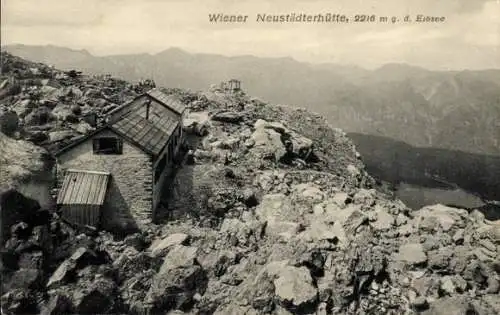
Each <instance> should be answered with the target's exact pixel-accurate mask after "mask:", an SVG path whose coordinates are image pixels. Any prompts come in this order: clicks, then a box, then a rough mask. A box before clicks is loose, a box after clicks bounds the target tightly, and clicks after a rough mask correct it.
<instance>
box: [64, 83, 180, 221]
mask: <svg viewBox="0 0 500 315" xmlns="http://www.w3.org/2000/svg"><path fill="white" fill-rule="evenodd" d="M184 111H185V106H184V104H183V103H182V102H180V101H179V100H178V99H177V98H176V97H174V96H172V95H166V94H164V93H163V92H161V91H160V90H159V89H153V90H151V91H149V92H146V93H144V94H142V95H140V96H139V97H137V98H135V99H134V100H132V101H131V102H129V103H126V104H124V105H122V106H120V107H118V108H116V109H115V110H113V111H112V112H110V113H109V116H108V117H107V119H106V123H105V124H104V125H103V126H102V127H100V128H99V129H97V130H96V131H94V132H92V133H90V134H88V135H86V136H84V137H82V138H80V139H78V140H77V141H75V142H73V143H71V144H70V145H68V146H66V147H64V148H62V149H61V150H59V151H58V152H56V153H55V156H56V158H57V162H58V177H59V178H63V182H62V185H61V189H60V190H59V193H58V198H57V204H58V208H59V210H60V211H61V215H62V217H63V219H65V220H66V221H68V222H70V223H73V224H76V225H90V226H93V227H102V228H110V229H112V228H125V227H127V228H128V227H137V223H139V222H141V221H145V220H146V221H150V220H154V218H155V215H156V210H157V208H158V206H159V204H160V198H161V191H162V187H163V184H164V183H165V179H166V178H167V177H168V176H169V175H170V174H171V173H172V172H171V171H172V170H173V166H174V163H175V159H176V157H177V155H178V153H179V151H180V148H181V144H182V143H183V132H182V117H183V115H184ZM60 175H62V176H60Z"/></svg>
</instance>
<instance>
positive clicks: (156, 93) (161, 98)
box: [146, 88, 186, 115]
mask: <svg viewBox="0 0 500 315" xmlns="http://www.w3.org/2000/svg"><path fill="white" fill-rule="evenodd" d="M146 94H147V95H149V96H150V97H152V98H154V99H155V100H157V101H158V102H160V103H162V104H164V105H165V106H167V107H168V108H170V109H171V110H173V111H174V112H176V113H177V114H179V115H182V113H184V111H185V110H186V106H185V105H184V103H182V102H181V100H180V99H179V98H178V97H177V96H175V95H167V94H165V93H163V92H162V91H161V90H160V89H158V88H154V89H152V90H149V91H148V92H147V93H146Z"/></svg>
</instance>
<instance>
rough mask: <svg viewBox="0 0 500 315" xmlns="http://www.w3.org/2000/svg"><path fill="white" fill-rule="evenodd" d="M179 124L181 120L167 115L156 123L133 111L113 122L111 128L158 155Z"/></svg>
mask: <svg viewBox="0 0 500 315" xmlns="http://www.w3.org/2000/svg"><path fill="white" fill-rule="evenodd" d="M160 122H161V123H160ZM178 124H179V122H177V121H175V120H173V119H170V118H169V117H167V116H164V117H161V118H159V120H158V122H157V123H155V122H152V121H150V120H147V119H145V118H143V117H142V116H140V115H138V114H136V113H134V112H131V113H128V114H126V115H125V116H123V117H122V118H120V119H119V120H117V121H116V122H114V123H112V124H111V125H110V128H111V129H112V130H113V131H115V132H116V133H118V134H119V135H121V136H122V137H124V138H126V139H129V140H130V141H131V142H133V143H134V144H136V145H137V146H139V147H140V148H141V149H143V150H144V151H146V152H148V153H150V154H153V155H155V156H156V155H159V154H160V153H161V151H162V149H163V147H164V146H165V145H166V144H167V142H168V140H169V139H170V136H171V135H172V133H173V132H174V130H175V128H176V127H177V125H178Z"/></svg>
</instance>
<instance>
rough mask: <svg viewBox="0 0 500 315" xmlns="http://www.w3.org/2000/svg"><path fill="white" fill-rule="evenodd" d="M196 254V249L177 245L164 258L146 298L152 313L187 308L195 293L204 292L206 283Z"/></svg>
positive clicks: (205, 276)
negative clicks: (160, 310)
mask: <svg viewBox="0 0 500 315" xmlns="http://www.w3.org/2000/svg"><path fill="white" fill-rule="evenodd" d="M196 252H197V248H195V247H190V246H183V245H177V246H175V247H174V248H172V250H170V251H169V252H168V254H167V256H165V259H164V262H163V265H162V266H161V268H160V270H159V271H158V273H157V274H156V275H155V276H154V278H153V282H152V284H151V288H150V289H149V291H148V293H147V295H146V304H148V305H149V306H150V307H151V308H152V310H153V312H155V311H157V310H159V309H163V310H169V309H178V308H183V307H187V306H189V305H191V304H192V302H193V296H194V295H195V294H196V293H200V294H203V293H204V292H205V289H206V285H207V282H208V279H207V275H206V271H205V270H203V268H202V267H201V266H200V265H199V263H198V261H197V259H196Z"/></svg>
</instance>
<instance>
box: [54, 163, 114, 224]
mask: <svg viewBox="0 0 500 315" xmlns="http://www.w3.org/2000/svg"><path fill="white" fill-rule="evenodd" d="M109 177H110V173H107V172H96V171H86V170H74V169H69V170H66V172H65V175H64V182H63V184H62V187H61V189H60V190H59V194H58V196H57V205H58V208H59V210H60V211H61V216H62V218H63V220H65V221H67V222H68V223H70V224H75V225H79V226H92V227H96V228H97V227H99V225H100V223H101V216H102V211H103V206H104V201H105V199H106V193H107V190H108V183H109Z"/></svg>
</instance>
